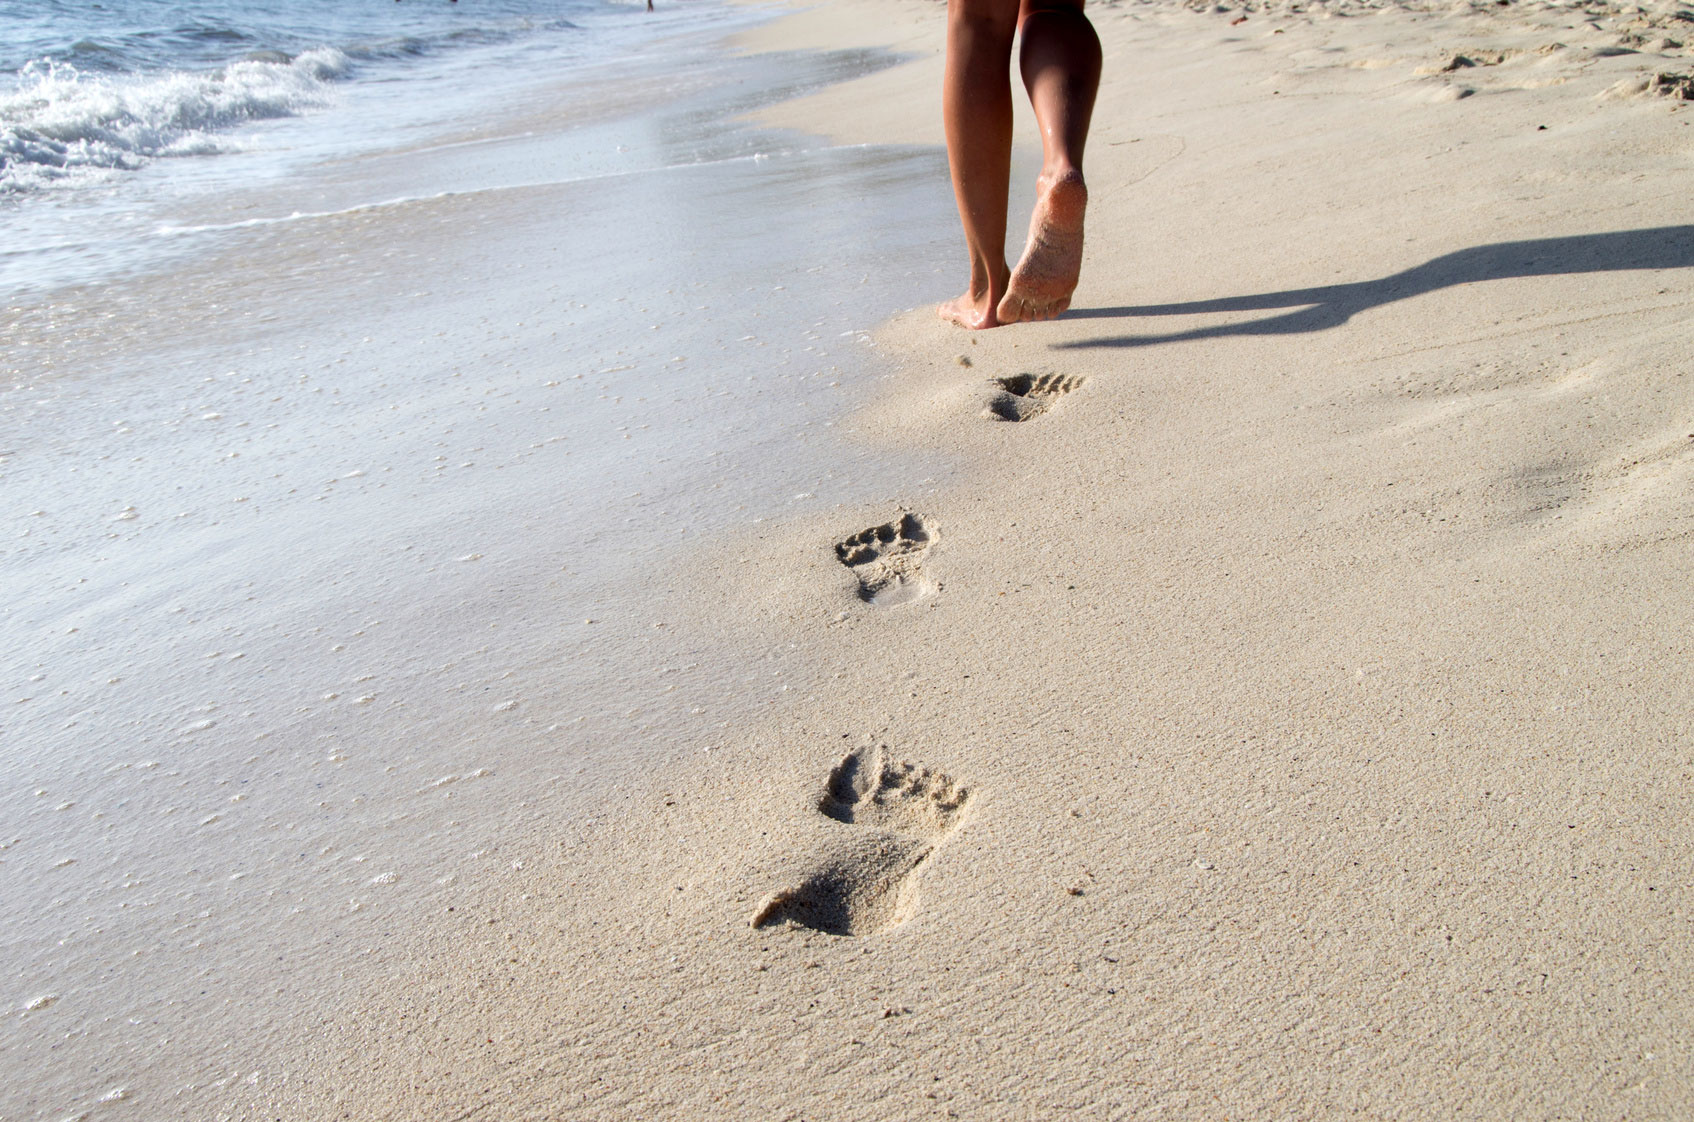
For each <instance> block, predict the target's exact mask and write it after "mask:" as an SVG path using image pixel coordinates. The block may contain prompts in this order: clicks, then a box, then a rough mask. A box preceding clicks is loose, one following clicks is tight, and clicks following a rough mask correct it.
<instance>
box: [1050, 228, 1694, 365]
mask: <svg viewBox="0 0 1694 1122" xmlns="http://www.w3.org/2000/svg"><path fill="white" fill-rule="evenodd" d="M1691 265H1694V226H1661V227H1658V228H1657V229H1652V230H1624V231H1620V232H1618V233H1612V234H1578V235H1576V236H1573V237H1567V238H1538V239H1536V240H1534V241H1523V242H1500V243H1498V244H1496V245H1482V246H1477V247H1475V248H1473V249H1461V250H1459V251H1458V252H1457V253H1448V254H1445V255H1443V256H1441V257H1437V258H1435V259H1434V260H1432V261H1426V262H1424V263H1423V264H1422V265H1417V266H1414V267H1413V268H1410V269H1407V270H1405V271H1404V272H1399V273H1395V274H1394V275H1393V276H1388V277H1382V278H1381V279H1379V280H1371V281H1356V282H1354V283H1352V284H1327V285H1322V286H1320V287H1317V288H1298V289H1290V290H1289V291H1287V292H1266V293H1261V294H1259V295H1257V296H1229V297H1225V298H1223V299H1220V300H1194V301H1190V302H1188V303H1185V304H1147V305H1143V306H1139V307H1120V308H1073V309H1071V310H1070V311H1069V312H1067V313H1065V315H1064V317H1063V318H1065V319H1071V320H1075V319H1120V318H1128V317H1131V316H1188V315H1200V314H1203V313H1207V312H1251V311H1261V310H1266V309H1271V308H1298V309H1299V310H1298V311H1293V312H1287V313H1285V314H1283V315H1279V316H1269V317H1266V318H1263V319H1254V320H1249V321H1247V322H1245V323H1230V324H1222V325H1219V326H1216V327H1196V328H1193V329H1192V330H1189V331H1176V332H1169V333H1167V334H1163V335H1152V334H1148V335H1111V336H1103V337H1099V338H1094V339H1078V340H1075V341H1073V342H1069V343H1056V344H1054V347H1055V349H1058V350H1079V349H1086V348H1091V347H1147V346H1152V345H1154V344H1157V343H1177V342H1182V341H1185V340H1190V339H1217V338H1222V337H1224V336H1228V335H1297V334H1303V333H1305V332H1308V331H1323V330H1325V329H1327V328H1331V327H1337V326H1339V325H1341V324H1343V323H1346V322H1347V321H1348V320H1350V319H1352V318H1353V317H1354V316H1355V315H1357V314H1358V313H1360V312H1362V311H1365V310H1366V309H1368V308H1375V307H1378V306H1380V305H1383V304H1390V303H1393V302H1394V301H1396V300H1405V299H1407V298H1408V297H1412V296H1419V295H1422V294H1423V293H1425V292H1432V291H1434V290H1435V289H1438V288H1450V287H1452V286H1453V285H1459V284H1473V283H1475V282H1478V281H1490V280H1504V279H1506V278H1508V277H1542V276H1555V275H1562V274H1571V273H1606V272H1615V271H1619V270H1624V269H1685V268H1688V267H1689V266H1691Z"/></svg>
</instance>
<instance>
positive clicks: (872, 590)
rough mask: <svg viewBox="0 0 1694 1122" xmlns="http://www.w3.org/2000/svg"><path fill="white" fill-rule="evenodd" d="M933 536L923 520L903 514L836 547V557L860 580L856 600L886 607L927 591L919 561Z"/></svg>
mask: <svg viewBox="0 0 1694 1122" xmlns="http://www.w3.org/2000/svg"><path fill="white" fill-rule="evenodd" d="M935 536H936V535H935V531H934V529H933V528H931V527H930V526H929V524H928V523H926V522H925V521H924V520H923V519H922V518H919V517H918V516H917V515H915V514H903V515H901V516H900V517H899V518H897V519H895V520H894V521H893V522H888V523H885V524H883V525H881V526H872V527H871V528H870V529H868V530H863V531H861V532H859V533H857V534H854V535H853V536H852V537H850V538H848V539H847V540H846V541H843V542H839V543H837V545H836V547H835V556H836V557H837V558H839V559H840V561H841V563H842V564H843V565H845V566H847V567H848V568H849V569H851V570H853V575H854V576H856V577H858V578H859V599H861V600H863V601H865V603H867V604H876V605H878V606H879V607H889V606H891V605H894V604H904V603H907V602H909V601H912V600H916V599H917V598H918V597H920V596H922V595H924V594H925V593H927V592H928V591H929V590H930V586H929V582H928V581H926V580H924V579H923V567H922V561H923V556H924V554H926V553H928V552H929V547H930V546H931V545H932V544H934V542H935Z"/></svg>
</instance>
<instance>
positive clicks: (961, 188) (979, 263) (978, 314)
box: [938, 0, 1018, 328]
mask: <svg viewBox="0 0 1694 1122" xmlns="http://www.w3.org/2000/svg"><path fill="white" fill-rule="evenodd" d="M1017 25H1018V0H948V6H947V68H946V76H945V78H944V79H943V90H942V112H943V115H944V118H945V122H946V131H947V164H948V168H949V169H950V171H951V172H952V177H953V197H954V199H955V200H956V201H957V202H958V205H959V221H960V222H961V223H962V224H963V226H964V229H965V246H966V249H967V250H968V251H969V253H970V264H971V275H970V287H969V288H968V289H966V291H965V293H964V295H962V296H960V297H958V298H957V299H955V300H950V301H948V302H947V303H945V304H943V305H941V307H940V308H939V309H938V311H939V312H940V314H941V316H942V318H944V319H948V320H951V321H952V322H954V323H957V324H959V325H960V326H961V327H970V328H980V327H993V326H995V325H996V324H997V323H998V320H997V319H996V318H995V309H996V307H997V306H998V305H999V304H1000V302H1001V299H1002V297H1004V296H1005V294H1006V286H1007V283H1008V280H1009V276H1010V270H1009V269H1007V268H1006V197H1007V191H1008V182H1009V180H1010V178H1011V161H1012V88H1011V78H1010V76H1009V73H1008V72H1009V70H1010V68H1011V59H1012V40H1013V38H1014V36H1015V35H1016V34H1017Z"/></svg>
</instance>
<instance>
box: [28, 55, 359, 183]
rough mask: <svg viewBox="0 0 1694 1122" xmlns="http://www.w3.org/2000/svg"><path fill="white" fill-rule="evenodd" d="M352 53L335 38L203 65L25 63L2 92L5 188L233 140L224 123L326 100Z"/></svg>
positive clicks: (219, 146)
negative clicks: (140, 71)
mask: <svg viewBox="0 0 1694 1122" xmlns="http://www.w3.org/2000/svg"><path fill="white" fill-rule="evenodd" d="M352 66H353V60H352V59H351V58H349V57H348V55H347V54H345V53H343V52H342V51H340V50H337V49H335V48H332V47H322V48H316V49H313V50H309V51H305V52H303V53H301V54H299V55H297V56H292V57H291V56H288V55H285V54H281V53H278V52H263V53H257V54H255V55H254V56H253V57H249V58H246V59H243V60H241V61H238V62H233V63H230V64H228V65H226V66H223V67H220V68H218V69H216V70H208V71H203V72H188V71H167V72H164V73H153V74H149V75H112V74H90V73H87V72H85V71H84V70H82V69H79V68H77V67H76V66H73V65H70V64H66V63H57V62H50V63H46V64H36V65H33V66H30V67H26V68H25V69H24V71H23V72H22V73H21V74H20V75H19V82H18V84H17V86H16V88H14V89H12V90H10V91H8V92H5V93H3V94H0V194H17V193H20V192H28V191H35V190H40V189H43V188H48V187H52V186H55V185H58V184H61V183H64V182H66V181H71V180H82V179H87V178H91V177H98V176H101V175H106V174H110V173H112V172H116V171H127V170H133V169H135V168H139V167H141V166H143V165H145V164H147V163H148V162H150V161H151V160H154V159H156V158H159V157H167V156H193V155H209V154H213V153H217V152H221V151H225V150H227V144H228V141H227V138H220V136H219V134H220V133H226V132H228V131H229V130H231V129H234V128H239V127H241V126H242V125H245V124H248V123H251V122H254V121H262V120H270V119H275V118H278V117H292V116H295V115H297V114H299V113H302V112H304V111H307V110H310V109H316V108H320V107H322V106H323V105H325V104H327V103H328V102H329V101H330V100H331V98H332V96H333V94H332V89H331V87H332V85H333V84H334V83H335V82H336V81H338V80H340V79H342V78H344V77H346V76H347V74H348V73H349V72H350V70H351V69H352Z"/></svg>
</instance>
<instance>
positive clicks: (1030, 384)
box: [986, 374, 1083, 421]
mask: <svg viewBox="0 0 1694 1122" xmlns="http://www.w3.org/2000/svg"><path fill="white" fill-rule="evenodd" d="M1082 382H1083V379H1082V378H1080V377H1074V376H1071V375H1068V374H1014V375H1012V376H1011V377H1010V378H996V379H994V384H995V385H996V386H998V387H999V389H998V391H997V392H996V393H995V394H994V397H993V398H992V399H991V400H990V401H989V402H988V410H987V413H986V415H987V416H989V417H993V418H995V419H996V420H1000V421H1027V420H1029V419H1030V418H1031V417H1039V416H1041V414H1043V413H1045V412H1047V410H1049V409H1051V408H1053V403H1054V402H1056V401H1058V399H1059V398H1061V397H1063V396H1064V395H1065V394H1068V393H1070V392H1071V391H1072V390H1074V389H1076V388H1077V387H1079V386H1081V385H1082Z"/></svg>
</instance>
